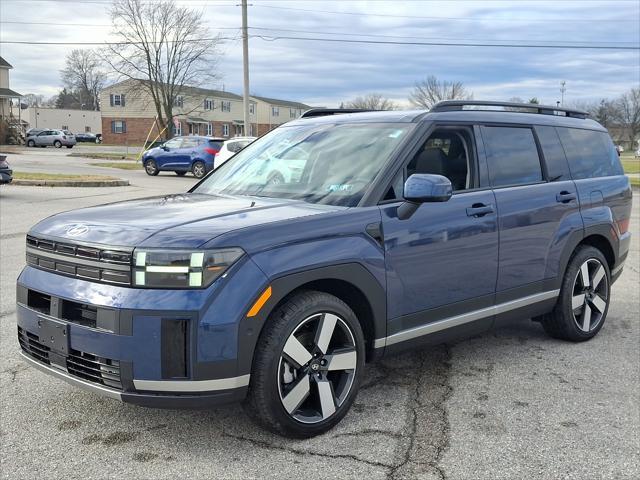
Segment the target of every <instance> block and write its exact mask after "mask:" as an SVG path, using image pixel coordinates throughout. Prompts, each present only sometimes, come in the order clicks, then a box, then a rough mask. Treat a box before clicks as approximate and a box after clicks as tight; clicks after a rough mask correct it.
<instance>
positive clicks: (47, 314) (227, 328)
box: [16, 259, 266, 408]
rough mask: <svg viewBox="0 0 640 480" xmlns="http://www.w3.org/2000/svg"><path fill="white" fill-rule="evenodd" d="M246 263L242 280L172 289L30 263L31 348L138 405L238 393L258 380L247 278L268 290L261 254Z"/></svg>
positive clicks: (217, 400) (23, 285)
mask: <svg viewBox="0 0 640 480" xmlns="http://www.w3.org/2000/svg"><path fill="white" fill-rule="evenodd" d="M239 263H241V265H237V266H234V267H235V268H234V267H232V269H233V270H234V272H230V275H229V277H233V279H234V280H233V282H230V281H228V279H229V278H227V279H226V280H227V281H222V282H215V283H214V284H213V285H212V286H211V287H209V288H208V289H205V290H172V291H171V290H151V289H147V290H144V289H134V288H128V287H119V286H111V285H105V284H99V283H95V282H89V281H85V280H81V279H77V278H69V277H66V276H62V275H57V274H55V273H50V272H46V271H42V270H40V269H37V268H34V267H30V266H28V267H26V268H25V269H24V270H23V272H22V273H21V275H20V277H19V279H18V286H17V300H18V305H17V310H16V312H17V323H18V336H19V342H20V346H21V348H22V355H23V357H24V358H25V359H26V360H27V361H28V362H29V363H30V364H32V365H34V366H36V367H37V368H38V369H40V370H42V371H45V372H46V373H49V374H51V375H53V376H55V377H57V378H59V379H61V380H64V381H66V382H68V383H71V384H74V385H76V386H78V387H80V388H83V389H86V390H91V391H93V392H95V393H98V394H101V395H105V396H108V397H110V398H114V399H118V400H121V401H124V402H129V403H134V404H138V405H145V406H151V407H164V408H178V407H182V408H196V407H209V406H213V405H218V404H222V403H228V402H234V401H239V400H241V399H242V398H244V396H245V395H246V392H247V388H248V384H249V379H250V377H249V374H250V362H247V361H246V359H244V358H242V357H243V356H246V355H242V354H241V353H242V352H243V351H244V347H243V343H244V342H245V338H246V337H247V335H246V334H245V333H244V332H245V330H246V329H245V327H242V325H244V323H246V321H247V319H246V317H245V315H244V314H245V313H246V311H247V306H246V301H247V297H246V290H243V288H239V286H243V287H244V288H247V287H249V288H250V286H251V285H256V289H257V290H256V291H259V288H260V287H259V286H263V284H264V283H266V278H265V277H264V275H263V274H262V272H261V271H260V270H259V269H258V268H257V267H256V266H255V264H254V263H253V262H252V261H250V260H249V259H244V261H241V262H239ZM230 270H231V269H230ZM231 273H233V275H231ZM241 292H243V293H244V294H243V295H241V294H240V293H241ZM242 298H244V300H242ZM249 300H250V298H249ZM51 325H53V326H58V327H62V328H63V329H64V337H63V336H61V335H57V337H58V338H56V339H55V340H54V338H53V337H51V338H49V332H50V331H51V328H50V326H51ZM250 333H251V335H249V336H250V337H253V336H254V335H253V334H254V329H253V328H251V329H250ZM67 336H68V339H67V338H66V337H67ZM62 338H64V340H63V342H62V341H61V339H62ZM62 343H64V344H62Z"/></svg>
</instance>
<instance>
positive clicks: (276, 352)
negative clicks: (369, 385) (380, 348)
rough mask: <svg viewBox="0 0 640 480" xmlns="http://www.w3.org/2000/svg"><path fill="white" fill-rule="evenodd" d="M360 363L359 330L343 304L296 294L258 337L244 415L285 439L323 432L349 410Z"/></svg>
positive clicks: (324, 295) (323, 296) (361, 339)
mask: <svg viewBox="0 0 640 480" xmlns="http://www.w3.org/2000/svg"><path fill="white" fill-rule="evenodd" d="M364 358H365V343H364V335H363V333H362V328H361V326H360V323H359V322H358V319H357V318H356V316H355V314H354V313H353V311H352V310H351V309H350V308H349V306H348V305H347V304H345V303H344V302H343V301H342V300H340V299H338V298H336V297H334V296H333V295H329V294H327V293H324V292H317V291H302V292H300V293H297V294H295V295H293V296H291V297H290V298H289V299H288V300H287V301H286V302H285V303H284V304H282V305H281V306H280V307H278V308H277V309H276V310H274V311H273V312H272V313H271V315H270V316H269V318H268V320H267V322H266V325H265V326H264V328H263V330H262V332H261V334H260V338H259V339H258V344H257V347H256V351H255V354H254V359H253V367H252V371H251V380H250V383H249V392H248V394H247V398H246V399H245V401H244V404H243V406H244V408H245V411H246V412H247V414H248V415H249V416H250V417H251V418H253V419H254V420H255V421H256V422H257V423H259V424H260V425H262V426H263V427H265V428H266V429H268V430H271V431H272V432H274V433H277V434H280V435H284V436H287V437H292V438H308V437H313V436H315V435H319V434H321V433H324V432H326V431H327V430H329V429H331V428H332V427H333V426H335V425H336V424H337V423H338V422H340V420H342V418H343V417H344V416H345V415H346V414H347V412H348V410H349V408H350V407H351V404H352V403H353V401H354V399H355V397H356V395H357V392H358V388H359V386H360V382H361V379H362V375H363V370H364Z"/></svg>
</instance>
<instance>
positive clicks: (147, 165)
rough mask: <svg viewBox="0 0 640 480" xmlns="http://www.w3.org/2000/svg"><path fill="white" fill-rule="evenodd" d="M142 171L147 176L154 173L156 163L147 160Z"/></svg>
mask: <svg viewBox="0 0 640 480" xmlns="http://www.w3.org/2000/svg"><path fill="white" fill-rule="evenodd" d="M144 169H145V170H146V172H147V173H148V174H149V175H153V174H154V173H156V169H157V167H156V163H155V162H154V161H153V160H149V161H147V162H146V163H145V164H144Z"/></svg>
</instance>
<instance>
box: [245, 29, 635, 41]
mask: <svg viewBox="0 0 640 480" xmlns="http://www.w3.org/2000/svg"><path fill="white" fill-rule="evenodd" d="M249 29H250V30H265V31H272V32H291V33H314V34H319V35H340V36H348V37H372V38H401V39H413V40H457V41H461V42H491V41H493V40H484V39H477V38H476V39H474V38H459V37H457V38H451V37H418V36H406V35H379V34H372V33H344V32H320V31H313V30H292V29H288V28H267V27H249ZM496 41H500V42H508V43H515V42H531V41H535V42H539V43H554V42H557V40H533V39H520V40H513V39H502V40H496ZM563 42H564V43H577V44H592V43H593V44H605V43H606V44H621V43H635V42H634V41H632V40H629V41H626V42H624V41H621V42H618V41H616V42H612V41H609V40H602V41H586V40H585V41H581V40H563Z"/></svg>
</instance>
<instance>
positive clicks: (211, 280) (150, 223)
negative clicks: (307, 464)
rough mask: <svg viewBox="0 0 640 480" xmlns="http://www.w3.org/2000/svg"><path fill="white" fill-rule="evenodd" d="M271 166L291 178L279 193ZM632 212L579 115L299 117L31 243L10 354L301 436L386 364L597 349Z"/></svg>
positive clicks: (615, 162)
mask: <svg viewBox="0 0 640 480" xmlns="http://www.w3.org/2000/svg"><path fill="white" fill-rule="evenodd" d="M289 152H295V153H292V154H290V155H289ZM287 161H290V162H291V165H287ZM274 162H276V163H277V164H278V169H283V170H284V169H289V170H290V172H292V173H291V174H290V175H289V174H288V175H286V176H283V181H281V182H271V181H269V176H268V175H267V174H268V172H269V171H270V169H272V168H273V164H274ZM630 212H631V189H630V186H629V180H628V178H627V177H625V176H624V174H623V171H622V168H621V166H620V161H619V159H618V155H617V154H616V150H615V147H614V145H613V143H612V142H611V139H610V138H609V135H608V134H607V132H606V130H605V129H604V128H603V127H602V126H600V125H599V124H598V123H596V122H595V121H593V120H590V119H588V118H587V114H585V113H583V112H580V111H574V110H561V109H558V108H555V107H543V106H537V105H536V106H532V105H519V104H507V103H504V104H503V103H492V102H470V101H467V102H456V101H449V102H443V103H440V104H438V105H436V106H435V107H434V108H433V109H432V110H431V111H429V112H425V111H397V112H361V113H357V112H353V113H349V112H347V111H345V110H335V111H334V110H311V111H308V112H306V113H305V114H304V115H303V117H302V118H301V119H299V120H296V121H292V122H289V123H287V124H286V125H284V126H281V127H279V128H277V129H275V130H274V131H272V132H270V133H269V134H267V135H265V136H264V137H262V138H260V139H259V140H257V141H256V142H254V143H252V144H251V145H249V146H247V147H246V148H245V149H244V150H242V151H241V152H239V153H238V154H237V155H235V156H234V157H233V158H232V159H230V160H229V161H228V162H226V163H225V164H223V165H222V166H221V167H220V168H218V169H216V170H215V171H214V172H213V173H211V174H209V175H208V176H207V177H206V178H204V179H203V180H202V181H200V182H199V183H198V184H197V185H196V186H195V187H193V188H192V189H191V190H190V191H189V192H188V193H185V194H180V195H168V196H160V197H153V198H147V199H142V200H134V201H126V202H121V203H112V204H109V205H104V206H97V207H91V208H84V209H80V210H76V211H71V212H66V213H61V214H58V215H54V216H53V217H50V218H47V219H45V220H43V221H42V222H40V223H38V224H37V225H36V226H34V227H33V228H32V229H31V231H30V232H29V233H28V236H27V247H26V252H27V253H26V259H27V266H26V267H25V268H24V270H23V271H22V273H21V274H20V277H19V278H18V282H17V303H18V306H17V319H18V339H19V342H20V346H21V347H22V355H23V356H24V358H25V359H26V360H27V361H28V362H29V363H31V364H32V365H33V366H35V367H37V368H40V369H42V370H44V371H45V372H47V373H49V374H51V375H54V376H56V377H58V378H60V379H62V380H65V381H67V382H70V383H72V384H74V385H77V386H79V387H84V388H86V389H88V390H91V391H94V392H97V393H100V394H103V395H106V396H109V397H112V398H115V399H118V400H122V401H125V402H131V403H135V404H139V405H147V406H155V407H195V406H211V405H216V404H219V403H224V402H233V401H242V402H243V403H244V405H245V406H246V410H247V413H248V414H249V415H250V416H252V417H253V418H254V419H256V420H257V421H258V422H259V423H260V424H262V425H264V426H265V427H266V428H268V429H270V430H272V431H274V432H277V433H279V434H282V435H287V436H291V437H309V436H313V435H317V434H319V433H322V432H325V431H327V430H328V429H329V428H331V427H332V426H333V425H335V424H336V423H337V422H339V421H340V419H341V418H342V417H344V415H345V414H346V413H347V411H348V409H349V407H350V406H351V404H352V403H353V401H354V397H355V396H356V393H357V391H358V388H359V386H360V383H361V381H362V378H363V371H364V366H365V363H366V362H371V361H373V360H375V359H378V358H380V357H382V356H383V355H390V354H393V353H396V352H400V351H403V350H406V349H409V348H421V347H424V346H425V345H429V344H433V343H438V342H445V341H449V340H450V339H453V338H457V337H460V336H468V335H473V334H479V333H482V332H484V331H486V330H488V329H489V328H491V327H492V326H493V325H494V323H495V322H498V321H502V320H503V319H510V318H518V319H529V318H531V319H533V320H534V321H536V322H539V323H540V324H541V326H542V328H544V329H545V330H546V331H547V332H548V333H549V334H550V335H551V336H553V337H556V338H561V339H564V340H568V341H573V342H579V341H584V340H589V339H590V338H592V337H594V336H595V335H596V334H597V333H598V331H599V330H600V329H601V328H602V327H603V324H604V322H605V318H606V316H607V310H608V308H609V304H610V301H611V286H612V285H613V283H614V282H615V281H616V279H617V278H618V277H619V276H620V273H621V271H622V268H623V264H624V261H625V258H626V257H627V253H628V249H629V242H630V233H629V230H628V228H629V218H630Z"/></svg>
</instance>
